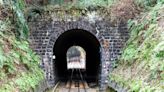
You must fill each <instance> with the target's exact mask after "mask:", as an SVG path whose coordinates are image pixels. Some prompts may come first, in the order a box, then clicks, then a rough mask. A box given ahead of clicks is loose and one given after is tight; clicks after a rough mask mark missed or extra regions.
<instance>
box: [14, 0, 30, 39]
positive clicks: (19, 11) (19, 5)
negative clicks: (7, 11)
mask: <svg viewBox="0 0 164 92" xmlns="http://www.w3.org/2000/svg"><path fill="white" fill-rule="evenodd" d="M13 9H14V11H15V13H16V16H17V25H18V27H19V28H18V29H17V30H18V34H19V36H20V38H25V39H27V38H28V32H29V29H28V26H27V23H26V20H25V18H24V14H23V9H24V1H23V0H18V1H16V2H13Z"/></svg>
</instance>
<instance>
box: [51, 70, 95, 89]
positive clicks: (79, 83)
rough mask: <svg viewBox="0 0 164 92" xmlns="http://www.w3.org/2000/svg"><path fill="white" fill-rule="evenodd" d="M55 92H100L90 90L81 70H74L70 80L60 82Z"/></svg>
mask: <svg viewBox="0 0 164 92" xmlns="http://www.w3.org/2000/svg"><path fill="white" fill-rule="evenodd" d="M53 92H98V91H97V90H96V89H93V88H89V86H88V84H87V82H86V80H85V79H84V77H83V74H82V72H81V70H80V69H72V71H71V76H70V79H69V80H68V81H67V82H66V83H64V82H58V83H57V85H56V86H55V87H54V89H53Z"/></svg>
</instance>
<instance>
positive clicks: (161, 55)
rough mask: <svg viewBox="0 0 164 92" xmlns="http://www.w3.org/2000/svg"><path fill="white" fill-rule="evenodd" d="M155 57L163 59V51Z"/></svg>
mask: <svg viewBox="0 0 164 92" xmlns="http://www.w3.org/2000/svg"><path fill="white" fill-rule="evenodd" d="M156 57H160V58H164V50H163V51H159V52H158V53H157V54H156Z"/></svg>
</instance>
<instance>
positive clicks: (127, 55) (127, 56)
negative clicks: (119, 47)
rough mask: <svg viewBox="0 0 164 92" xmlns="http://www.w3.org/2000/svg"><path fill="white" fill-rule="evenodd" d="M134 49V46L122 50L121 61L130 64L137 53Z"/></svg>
mask: <svg viewBox="0 0 164 92" xmlns="http://www.w3.org/2000/svg"><path fill="white" fill-rule="evenodd" d="M136 48H137V47H136V45H134V44H130V45H128V47H127V48H126V49H125V50H124V52H123V54H122V59H123V60H125V61H129V62H131V61H132V60H133V59H134V58H135V56H136V54H137V52H138V51H137V49H136Z"/></svg>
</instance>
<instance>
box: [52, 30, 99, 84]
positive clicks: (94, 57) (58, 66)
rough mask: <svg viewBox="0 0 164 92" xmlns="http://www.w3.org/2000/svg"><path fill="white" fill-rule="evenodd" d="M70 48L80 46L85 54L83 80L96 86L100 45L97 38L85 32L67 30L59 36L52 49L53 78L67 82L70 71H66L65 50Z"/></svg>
mask: <svg viewBox="0 0 164 92" xmlns="http://www.w3.org/2000/svg"><path fill="white" fill-rule="evenodd" d="M71 46H80V47H82V48H83V49H84V50H85V52H86V69H85V72H84V74H85V80H86V81H87V82H88V83H93V82H94V83H96V84H98V81H99V75H100V68H101V67H100V43H99V41H98V40H97V38H96V37H95V36H94V35H92V34H91V33H90V32H88V31H85V30H79V29H74V30H69V31H66V32H64V33H63V34H61V35H60V36H59V37H58V39H57V41H56V43H55V45H54V49H53V53H54V55H55V59H54V66H55V69H54V70H55V71H54V73H55V78H56V79H57V81H67V80H69V78H70V75H71V74H70V71H69V70H68V69H67V50H68V49H69V48H70V47H71Z"/></svg>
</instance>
